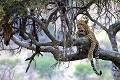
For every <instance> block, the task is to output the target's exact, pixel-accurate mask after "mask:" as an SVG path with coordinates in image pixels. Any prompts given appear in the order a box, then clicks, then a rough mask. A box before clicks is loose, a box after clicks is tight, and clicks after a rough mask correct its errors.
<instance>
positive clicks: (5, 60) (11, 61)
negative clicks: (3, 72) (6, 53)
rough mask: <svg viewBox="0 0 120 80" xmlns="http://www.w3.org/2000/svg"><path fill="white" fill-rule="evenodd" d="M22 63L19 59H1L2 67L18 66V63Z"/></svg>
mask: <svg viewBox="0 0 120 80" xmlns="http://www.w3.org/2000/svg"><path fill="white" fill-rule="evenodd" d="M19 62H20V60H19V59H10V58H8V59H0V65H4V64H10V65H12V66H16V65H17V64H18V63H19Z"/></svg>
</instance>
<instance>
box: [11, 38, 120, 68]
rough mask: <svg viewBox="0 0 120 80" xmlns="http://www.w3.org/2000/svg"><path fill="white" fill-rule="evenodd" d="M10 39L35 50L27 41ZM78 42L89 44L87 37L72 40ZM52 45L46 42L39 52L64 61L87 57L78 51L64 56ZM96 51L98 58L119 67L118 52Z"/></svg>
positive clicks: (75, 43)
mask: <svg viewBox="0 0 120 80" xmlns="http://www.w3.org/2000/svg"><path fill="white" fill-rule="evenodd" d="M12 40H13V41H14V42H15V43H16V44H18V45H20V46H22V47H25V48H27V49H30V50H34V51H35V47H34V46H31V47H30V46H29V44H28V43H26V42H22V41H20V40H19V39H18V38H17V37H15V36H13V37H12ZM78 44H82V45H84V46H89V44H90V42H89V40H88V38H86V37H81V38H79V39H76V40H74V45H76V46H77V45H78ZM52 45H53V44H52V43H51V42H48V43H46V44H45V46H50V47H45V48H41V52H50V53H52V54H53V56H54V58H55V59H56V60H58V61H64V62H65V61H75V60H82V59H85V58H87V54H84V53H78V51H77V52H75V53H73V54H67V55H65V56H64V55H63V52H62V51H61V50H60V49H56V48H53V47H52ZM58 45H59V46H62V44H58ZM98 53H99V56H100V59H103V60H109V61H112V62H113V63H115V64H116V65H117V66H118V67H119V68H120V54H119V53H118V52H116V51H110V50H104V49H100V48H99V50H98ZM116 54H118V55H116Z"/></svg>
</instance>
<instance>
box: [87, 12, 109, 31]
mask: <svg viewBox="0 0 120 80" xmlns="http://www.w3.org/2000/svg"><path fill="white" fill-rule="evenodd" d="M85 15H86V16H88V17H89V19H90V20H91V21H93V22H94V23H96V24H97V25H99V26H100V27H101V28H102V29H103V30H105V31H106V32H108V29H107V28H106V27H105V26H103V25H102V24H101V23H99V22H98V21H97V20H95V19H93V18H92V17H91V15H90V14H89V12H88V11H86V13H85Z"/></svg>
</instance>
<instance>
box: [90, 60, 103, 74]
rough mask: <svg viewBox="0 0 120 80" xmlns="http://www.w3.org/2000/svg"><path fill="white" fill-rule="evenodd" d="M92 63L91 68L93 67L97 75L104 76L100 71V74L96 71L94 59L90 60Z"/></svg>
mask: <svg viewBox="0 0 120 80" xmlns="http://www.w3.org/2000/svg"><path fill="white" fill-rule="evenodd" d="M90 62H91V66H92V68H93V70H94V72H95V73H96V74H97V75H100V76H101V75H102V71H101V70H100V72H98V71H97V70H96V68H95V65H94V62H93V59H92V60H90Z"/></svg>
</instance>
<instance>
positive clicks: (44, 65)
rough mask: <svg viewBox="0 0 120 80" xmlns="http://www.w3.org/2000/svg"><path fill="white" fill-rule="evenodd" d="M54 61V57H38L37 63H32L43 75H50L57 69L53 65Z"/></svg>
mask: <svg viewBox="0 0 120 80" xmlns="http://www.w3.org/2000/svg"><path fill="white" fill-rule="evenodd" d="M54 63H55V60H54V59H53V58H52V57H36V58H35V63H34V62H33V63H32V67H33V68H34V70H36V71H37V72H38V74H40V75H41V77H45V76H46V77H49V76H52V75H53V74H54V71H55V70H54V69H53V68H52V67H51V66H52V65H53V64H54ZM35 64H36V65H35Z"/></svg>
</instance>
